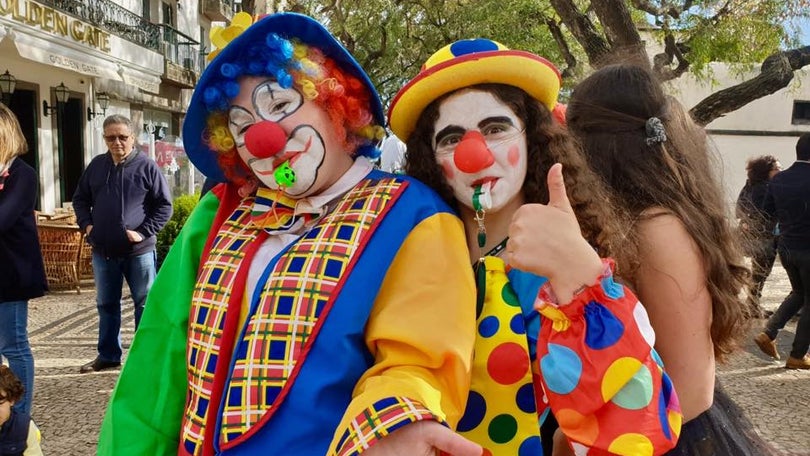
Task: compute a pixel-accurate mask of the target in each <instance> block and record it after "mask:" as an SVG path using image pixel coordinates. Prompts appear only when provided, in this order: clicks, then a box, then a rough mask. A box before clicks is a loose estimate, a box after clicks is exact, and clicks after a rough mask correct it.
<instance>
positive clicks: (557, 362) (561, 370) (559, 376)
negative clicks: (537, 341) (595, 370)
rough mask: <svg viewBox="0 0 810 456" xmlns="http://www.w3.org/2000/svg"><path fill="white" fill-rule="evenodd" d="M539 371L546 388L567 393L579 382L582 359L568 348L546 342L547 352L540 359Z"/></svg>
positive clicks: (558, 392)
mask: <svg viewBox="0 0 810 456" xmlns="http://www.w3.org/2000/svg"><path fill="white" fill-rule="evenodd" d="M540 371H541V372H542V374H543V378H544V379H545V380H546V385H547V386H548V389H550V390H551V391H553V392H555V393H557V394H568V393H570V392H571V391H574V388H576V387H577V384H579V379H580V377H581V376H582V361H580V359H579V356H578V355H577V352H575V351H573V350H571V349H570V348H568V347H564V346H562V345H557V344H548V354H547V355H546V356H544V357H543V359H541V360H540Z"/></svg>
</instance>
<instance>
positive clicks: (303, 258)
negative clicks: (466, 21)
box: [98, 14, 481, 456]
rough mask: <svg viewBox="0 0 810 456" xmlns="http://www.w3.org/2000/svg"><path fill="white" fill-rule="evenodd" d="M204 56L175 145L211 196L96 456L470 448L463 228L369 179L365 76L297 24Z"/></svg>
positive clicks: (240, 25) (226, 32) (170, 273)
mask: <svg viewBox="0 0 810 456" xmlns="http://www.w3.org/2000/svg"><path fill="white" fill-rule="evenodd" d="M212 42H213V44H214V45H216V46H217V48H218V50H217V51H216V52H215V53H213V54H214V57H213V60H212V61H211V63H210V65H209V66H208V67H207V69H206V70H205V72H204V73H203V74H202V76H201V78H200V81H199V83H198V86H197V88H196V89H195V91H194V94H193V96H192V100H191V104H190V106H189V109H188V116H187V118H186V120H185V124H184V127H183V136H184V142H185V146H186V152H187V154H188V156H189V158H190V159H191V160H192V162H193V163H194V165H195V166H196V167H197V168H198V169H200V170H201V171H202V172H203V173H204V174H205V175H206V176H207V177H208V178H211V179H215V180H217V181H219V182H222V183H221V184H219V185H217V186H216V187H214V189H213V190H212V191H211V192H209V193H207V194H206V195H205V197H204V198H203V199H202V200H201V201H200V202H199V204H198V206H197V207H196V208H195V210H194V211H193V213H192V214H191V215H190V217H189V219H188V221H187V223H186V225H185V226H184V228H183V230H182V232H181V233H180V235H179V237H178V238H177V240H176V242H175V244H174V245H173V246H172V249H171V251H170V252H169V255H168V256H167V258H166V260H165V262H164V263H163V266H162V268H161V270H160V272H159V274H158V276H157V279H156V281H155V284H154V286H153V288H152V290H151V292H150V294H149V297H148V299H147V304H146V310H145V313H144V315H143V319H142V321H141V324H140V327H139V329H138V332H137V334H136V337H135V339H134V341H133V344H132V348H131V350H130V352H129V355H128V357H127V360H126V363H125V365H124V368H123V371H122V373H121V377H120V379H119V381H118V384H117V385H116V388H115V390H114V391H113V394H112V397H111V399H110V403H109V406H108V410H107V413H106V415H105V417H104V422H103V425H102V430H101V435H100V439H99V449H98V454H100V455H116V456H120V455H150V456H151V455H168V454H180V455H194V456H200V455H205V456H209V455H225V456H230V455H235V456H237V455H253V454H289V455H313V456H314V455H318V456H320V455H324V454H329V455H351V454H359V453H361V452H363V453H365V454H367V455H374V454H377V455H394V454H433V453H434V452H436V451H438V450H441V451H446V452H448V453H450V454H455V455H462V456H463V455H473V454H476V455H477V454H481V448H480V447H479V446H477V445H475V444H472V443H470V442H468V441H466V440H465V439H463V438H462V437H460V436H458V435H456V434H455V433H453V431H452V430H451V429H453V428H454V427H455V426H456V424H457V423H458V420H459V419H460V418H461V415H462V414H463V412H464V406H465V400H466V398H467V392H468V387H469V382H470V377H469V375H470V361H471V359H472V347H473V342H474V337H475V334H474V328H475V307H474V304H473V303H474V302H475V284H474V282H473V275H472V270H471V268H470V266H469V263H468V261H467V248H466V245H465V240H464V231H463V227H462V225H461V223H460V221H459V220H458V219H457V218H456V217H455V216H454V215H453V213H452V211H451V209H450V208H449V206H447V205H446V204H445V203H444V202H443V201H442V200H441V198H439V197H438V196H437V195H436V194H435V193H434V192H433V191H431V190H430V189H428V188H427V187H426V186H425V185H423V184H420V183H419V182H418V181H415V180H413V179H412V178H407V177H403V176H395V175H391V174H387V173H383V172H380V171H378V170H375V169H374V168H373V166H372V164H371V161H370V160H369V157H373V156H374V155H375V154H377V153H378V150H377V149H376V147H375V144H376V142H377V141H378V140H379V139H380V138H381V136H382V133H383V129H382V125H383V124H384V121H385V119H384V115H383V111H382V106H381V103H380V100H379V98H378V96H377V94H376V92H375V90H374V87H373V85H372V83H371V81H370V80H369V78H368V76H367V75H366V74H365V73H364V72H363V70H362V69H361V68H360V66H359V65H358V64H357V62H356V61H355V60H354V58H353V57H352V56H351V55H350V54H349V53H348V52H347V51H346V50H345V49H344V48H343V47H342V46H341V45H340V44H339V43H338V42H337V41H336V40H335V38H334V37H332V36H331V35H330V34H329V32H328V31H327V30H326V29H324V28H323V27H322V26H321V25H320V24H319V23H317V22H316V21H314V20H312V19H311V18H308V17H306V16H301V15H297V14H275V15H271V16H266V17H264V18H261V19H259V20H258V21H256V22H255V23H253V21H252V19H251V18H250V16H248V15H245V14H239V15H237V16H236V17H235V18H234V20H233V22H232V23H231V24H230V26H229V27H228V28H227V29H221V30H217V31H216V32H215V35H214V36H212Z"/></svg>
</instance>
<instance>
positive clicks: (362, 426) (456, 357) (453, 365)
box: [328, 214, 475, 455]
mask: <svg viewBox="0 0 810 456" xmlns="http://www.w3.org/2000/svg"><path fill="white" fill-rule="evenodd" d="M474 341H475V283H474V280H473V273H472V268H471V266H470V263H469V254H468V252H467V245H466V242H465V238H464V228H463V226H462V225H461V222H460V221H459V220H458V219H457V218H456V217H454V216H453V215H451V214H437V215H434V216H432V217H430V218H427V219H425V220H423V221H422V222H421V223H420V224H419V225H418V226H417V227H416V228H415V229H414V230H413V231H412V232H411V233H410V234H409V235H408V237H407V239H406V240H405V242H404V243H403V244H402V246H401V247H400V249H399V251H398V252H397V255H396V257H395V258H394V261H393V262H392V264H391V266H390V268H389V269H388V271H387V273H386V276H385V279H384V280H383V283H382V287H381V288H380V292H379V294H378V295H377V300H376V301H375V303H374V308H373V309H372V312H371V315H370V317H369V321H368V324H367V326H366V343H367V345H368V348H369V350H370V351H371V353H372V355H373V356H374V357H375V364H374V365H373V366H372V367H371V368H370V369H369V370H368V371H366V372H365V374H364V375H363V376H362V377H361V378H360V381H359V382H358V383H357V386H356V387H355V390H354V397H353V399H352V402H351V403H350V404H349V407H348V409H347V410H346V413H345V414H344V416H343V420H342V421H341V424H340V426H338V428H337V430H336V433H335V437H334V440H333V441H332V445H331V447H330V451H329V453H328V454H330V455H332V454H338V455H351V454H359V453H361V452H362V451H364V450H365V449H367V448H369V447H370V446H371V445H372V444H373V443H374V442H375V441H376V440H378V439H380V438H382V437H384V436H385V435H387V434H388V433H390V432H393V430H395V429H397V428H399V427H401V426H403V425H405V424H408V423H410V422H415V421H419V420H424V419H430V420H436V421H439V422H443V423H446V424H447V425H449V426H450V427H453V428H454V427H455V426H456V424H457V423H458V420H459V419H461V415H462V414H463V413H464V407H465V405H466V401H467V395H468V392H469V386H470V363H471V360H472V350H473V343H474Z"/></svg>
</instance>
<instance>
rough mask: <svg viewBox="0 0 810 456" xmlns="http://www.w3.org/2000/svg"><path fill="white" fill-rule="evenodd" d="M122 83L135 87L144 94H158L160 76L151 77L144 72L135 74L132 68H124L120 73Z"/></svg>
mask: <svg viewBox="0 0 810 456" xmlns="http://www.w3.org/2000/svg"><path fill="white" fill-rule="evenodd" d="M121 76H122V78H123V79H124V82H126V83H127V84H129V85H131V86H135V87H137V88H139V89H141V90H143V91H144V92H151V93H156V94H157V93H160V76H155V75H151V74H149V73H145V72H136V71H135V70H133V69H132V68H129V67H124V68H123V71H121Z"/></svg>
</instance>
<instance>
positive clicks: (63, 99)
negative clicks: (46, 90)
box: [42, 82, 70, 117]
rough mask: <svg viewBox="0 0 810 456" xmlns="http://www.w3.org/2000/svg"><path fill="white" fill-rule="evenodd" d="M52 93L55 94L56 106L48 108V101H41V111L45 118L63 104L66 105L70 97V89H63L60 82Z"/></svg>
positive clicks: (63, 86) (62, 84)
mask: <svg viewBox="0 0 810 456" xmlns="http://www.w3.org/2000/svg"><path fill="white" fill-rule="evenodd" d="M54 91H55V92H56V106H48V101H47V100H42V110H43V114H45V117H48V114H50V113H52V112H53V111H55V110H57V109H59V108H60V107H61V105H62V104H63V103H67V101H68V98H69V97H70V89H68V88H67V87H65V83H64V82H60V83H59V85H58V86H56V88H55V89H54Z"/></svg>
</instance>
